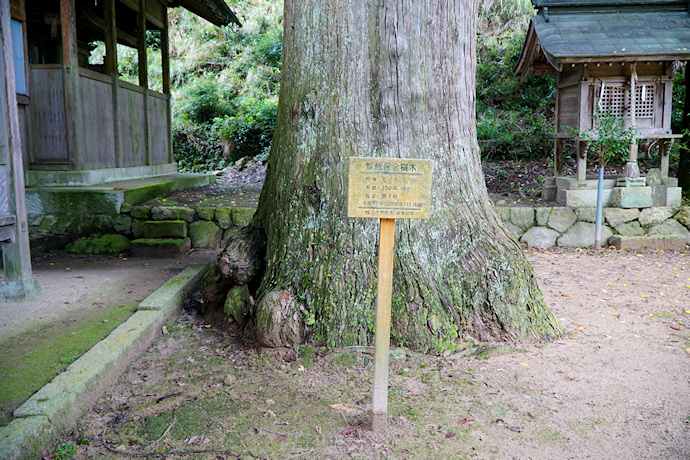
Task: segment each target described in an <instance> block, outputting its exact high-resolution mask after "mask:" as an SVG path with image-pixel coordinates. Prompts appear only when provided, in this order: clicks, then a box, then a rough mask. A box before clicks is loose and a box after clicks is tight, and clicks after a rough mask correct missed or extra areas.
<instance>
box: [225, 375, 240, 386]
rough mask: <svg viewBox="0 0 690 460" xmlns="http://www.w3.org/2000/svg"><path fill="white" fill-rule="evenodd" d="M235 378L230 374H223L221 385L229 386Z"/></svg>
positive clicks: (233, 382)
mask: <svg viewBox="0 0 690 460" xmlns="http://www.w3.org/2000/svg"><path fill="white" fill-rule="evenodd" d="M236 381H237V379H236V378H235V376H234V375H232V374H225V379H223V385H225V386H226V387H231V386H233V385H234V384H235V382H236Z"/></svg>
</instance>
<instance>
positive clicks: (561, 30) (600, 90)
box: [515, 0, 690, 182]
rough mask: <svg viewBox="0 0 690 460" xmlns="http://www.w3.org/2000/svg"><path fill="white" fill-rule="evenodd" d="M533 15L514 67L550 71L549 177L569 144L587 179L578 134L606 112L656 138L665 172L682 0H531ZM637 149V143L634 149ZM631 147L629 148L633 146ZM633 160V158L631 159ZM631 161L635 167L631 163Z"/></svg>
mask: <svg viewBox="0 0 690 460" xmlns="http://www.w3.org/2000/svg"><path fill="white" fill-rule="evenodd" d="M532 3H533V5H534V6H535V7H536V8H537V15H536V16H535V17H534V18H533V19H532V21H531V23H530V25H529V30H528V32H527V37H526V39H525V44H524V46H523V48H522V54H521V56H520V59H519V62H518V64H517V66H516V69H515V70H516V73H517V74H518V75H521V76H523V77H525V76H530V75H535V76H539V75H556V78H557V81H556V88H557V93H556V94H557V96H556V111H555V148H554V167H555V174H556V176H562V174H563V155H564V153H563V145H564V141H565V140H566V139H573V140H574V142H575V144H576V150H577V151H576V159H577V161H576V166H577V180H578V181H579V182H583V181H585V180H586V161H587V158H586V155H587V148H586V144H585V142H584V141H583V140H582V135H583V133H584V132H586V131H588V130H591V129H593V128H594V122H593V119H592V114H595V113H604V112H607V111H609V112H610V113H612V114H614V115H616V116H618V117H621V118H624V119H625V121H626V125H627V126H631V125H632V126H634V129H635V132H636V137H637V138H638V139H653V140H655V141H657V142H658V143H659V150H660V161H661V164H660V168H661V175H662V177H668V147H669V145H670V143H671V142H672V141H673V139H674V138H676V137H680V136H678V135H674V134H673V133H672V132H671V93H672V85H673V76H672V73H673V67H674V63H676V62H678V61H686V60H688V59H690V11H689V5H690V3H688V1H687V0H627V1H624V0H532ZM635 149H636V147H635ZM632 150H634V149H632ZM632 160H633V161H634V160H635V158H633V159H632ZM635 166H636V165H635Z"/></svg>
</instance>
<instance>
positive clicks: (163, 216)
mask: <svg viewBox="0 0 690 460" xmlns="http://www.w3.org/2000/svg"><path fill="white" fill-rule="evenodd" d="M195 216H196V211H194V209H192V208H188V207H186V206H156V207H154V208H151V219H153V220H184V221H185V222H193V221H194V217H195Z"/></svg>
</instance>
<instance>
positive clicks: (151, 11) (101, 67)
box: [10, 0, 239, 186]
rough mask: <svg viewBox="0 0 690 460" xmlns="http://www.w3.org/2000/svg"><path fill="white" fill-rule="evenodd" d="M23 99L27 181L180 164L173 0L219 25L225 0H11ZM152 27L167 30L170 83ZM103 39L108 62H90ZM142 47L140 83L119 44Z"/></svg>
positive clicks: (228, 15) (103, 176)
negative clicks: (176, 159)
mask: <svg viewBox="0 0 690 460" xmlns="http://www.w3.org/2000/svg"><path fill="white" fill-rule="evenodd" d="M10 5H11V12H12V32H13V38H14V50H15V52H14V57H15V67H16V69H17V79H16V81H17V99H18V104H19V107H18V108H19V117H20V126H21V130H22V139H23V141H24V142H23V150H24V166H25V169H26V171H27V183H28V185H34V186H38V185H94V184H98V183H103V182H108V181H113V180H118V179H127V178H139V177H147V176H153V175H157V174H161V173H169V172H174V171H176V167H175V165H174V163H173V159H172V146H171V124H170V78H169V59H168V22H167V9H168V7H171V6H178V5H179V6H182V7H184V8H186V9H188V10H190V11H191V12H193V13H195V14H197V15H199V16H201V17H203V18H205V19H207V20H208V21H210V22H212V23H213V24H216V25H227V24H229V23H231V22H235V23H237V24H239V21H238V20H237V18H236V17H235V15H234V14H233V13H232V11H231V10H230V9H229V8H228V7H227V5H226V4H225V2H224V1H223V0H174V1H167V0H33V1H31V2H27V1H26V0H11V1H10ZM147 31H157V34H158V36H159V37H160V53H161V62H162V69H161V70H162V91H156V90H154V89H152V85H151V84H150V82H149V77H148V74H147V65H146V62H147V46H146V40H147ZM98 44H100V45H101V47H104V48H105V56H104V58H103V62H102V63H98V64H93V63H92V62H90V56H91V54H92V51H93V50H94V48H96V46H98ZM118 45H124V46H127V47H130V48H134V49H136V50H137V56H138V77H139V81H138V84H132V83H128V82H125V81H123V80H122V79H120V78H118V62H117V46H118Z"/></svg>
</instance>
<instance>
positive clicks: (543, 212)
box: [536, 207, 552, 227]
mask: <svg viewBox="0 0 690 460" xmlns="http://www.w3.org/2000/svg"><path fill="white" fill-rule="evenodd" d="M551 209H552V208H549V207H546V208H537V209H536V214H537V225H538V226H540V227H546V223H547V222H548V221H549V215H550V214H551Z"/></svg>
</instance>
